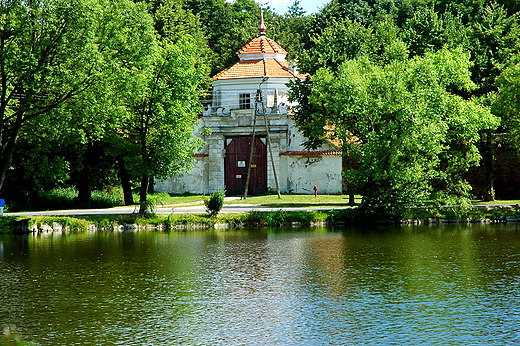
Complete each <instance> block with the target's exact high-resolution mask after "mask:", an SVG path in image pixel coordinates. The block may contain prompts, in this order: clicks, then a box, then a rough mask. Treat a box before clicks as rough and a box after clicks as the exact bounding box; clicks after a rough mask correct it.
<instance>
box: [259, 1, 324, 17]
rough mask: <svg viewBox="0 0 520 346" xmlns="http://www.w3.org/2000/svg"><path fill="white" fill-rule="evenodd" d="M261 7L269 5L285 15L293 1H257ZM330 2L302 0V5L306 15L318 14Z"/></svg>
mask: <svg viewBox="0 0 520 346" xmlns="http://www.w3.org/2000/svg"><path fill="white" fill-rule="evenodd" d="M255 1H256V2H257V3H259V4H260V5H264V4H267V5H269V6H270V7H271V8H272V9H274V10H275V12H277V13H279V14H284V13H286V12H287V10H288V8H289V6H291V5H292V3H293V0H255ZM329 1H330V0H301V1H300V4H301V6H302V7H303V10H304V11H305V14H311V13H316V12H318V10H319V9H320V8H322V7H323V5H325V4H326V3H327V2H329Z"/></svg>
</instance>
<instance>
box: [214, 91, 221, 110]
mask: <svg viewBox="0 0 520 346" xmlns="http://www.w3.org/2000/svg"><path fill="white" fill-rule="evenodd" d="M213 107H222V92H221V91H220V90H215V91H213Z"/></svg>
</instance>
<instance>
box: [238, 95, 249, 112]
mask: <svg viewBox="0 0 520 346" xmlns="http://www.w3.org/2000/svg"><path fill="white" fill-rule="evenodd" d="M238 106H239V107H238V108H240V109H251V94H249V93H247V94H245V93H240V94H239V96H238Z"/></svg>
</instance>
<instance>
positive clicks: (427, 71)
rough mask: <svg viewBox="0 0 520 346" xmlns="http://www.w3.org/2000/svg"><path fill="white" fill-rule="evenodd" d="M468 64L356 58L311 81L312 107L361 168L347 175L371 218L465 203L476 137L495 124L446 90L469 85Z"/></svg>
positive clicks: (434, 56) (461, 59)
mask: <svg viewBox="0 0 520 346" xmlns="http://www.w3.org/2000/svg"><path fill="white" fill-rule="evenodd" d="M470 66H471V63H470V62H469V55H468V54H465V53H463V52H462V51H461V50H455V51H449V50H445V49H443V50H440V51H438V52H435V53H427V54H426V55H425V56H424V57H417V58H413V59H409V60H396V61H393V62H389V63H386V64H383V65H381V64H376V63H373V62H371V61H370V60H369V59H367V58H364V57H361V58H358V59H354V60H349V61H347V62H345V63H344V64H342V65H341V66H340V67H339V70H338V72H337V73H332V72H330V71H328V70H326V69H321V70H319V71H318V72H317V73H316V75H315V76H314V77H313V78H312V91H311V92H310V95H309V96H308V97H309V101H310V104H311V105H312V106H313V111H314V112H315V113H316V115H319V116H320V117H321V118H323V119H325V120H326V125H327V130H328V134H329V136H330V135H331V132H333V133H334V135H335V136H337V137H338V138H339V139H341V140H343V150H344V151H346V152H347V153H348V157H349V158H350V159H352V160H354V161H355V162H356V163H357V165H359V168H358V169H356V170H349V171H347V172H346V174H347V176H348V179H349V180H351V181H355V182H356V183H357V185H358V187H360V188H361V190H362V191H361V192H362V194H363V201H362V205H361V207H360V210H361V211H362V213H363V215H364V216H366V217H370V218H369V220H384V221H391V222H395V221H397V220H399V219H400V218H401V217H402V216H403V215H404V213H405V212H406V211H407V210H408V209H409V208H412V207H419V206H424V205H425V204H426V203H431V202H433V203H446V202H448V201H449V200H450V199H451V198H465V197H467V193H468V185H467V184H466V183H465V181H464V180H463V173H464V172H465V171H466V170H467V169H468V168H469V167H470V166H471V165H474V164H476V163H478V161H479V159H480V156H479V154H478V150H477V147H476V143H477V142H478V139H479V132H480V131H481V130H483V129H488V128H494V127H496V126H498V119H497V118H496V117H494V116H492V115H491V113H490V111H489V109H487V108H485V107H482V106H480V105H478V104H477V103H475V102H474V101H472V100H465V99H463V98H462V97H460V96H457V95H455V94H453V93H450V91H449V90H451V88H453V87H456V88H459V89H462V90H470V89H471V88H473V87H474V84H473V83H472V82H471V79H470V72H469V68H470ZM296 119H297V121H298V118H296ZM307 125H308V124H307ZM317 125H318V126H323V123H317Z"/></svg>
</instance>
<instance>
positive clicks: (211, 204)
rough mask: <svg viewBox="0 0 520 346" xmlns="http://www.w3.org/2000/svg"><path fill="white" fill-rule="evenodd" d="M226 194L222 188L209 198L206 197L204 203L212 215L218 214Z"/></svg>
mask: <svg viewBox="0 0 520 346" xmlns="http://www.w3.org/2000/svg"><path fill="white" fill-rule="evenodd" d="M225 196H226V192H225V191H224V190H220V191H217V192H214V193H212V194H211V196H209V199H204V205H205V206H206V211H207V212H208V213H209V214H210V215H211V216H216V215H217V214H218V213H220V211H221V210H222V207H223V206H224V197H225Z"/></svg>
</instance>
